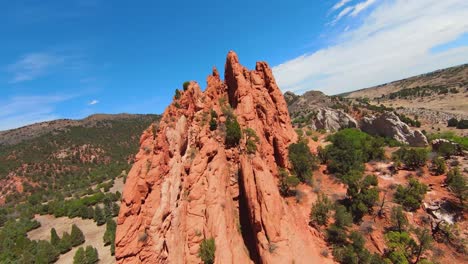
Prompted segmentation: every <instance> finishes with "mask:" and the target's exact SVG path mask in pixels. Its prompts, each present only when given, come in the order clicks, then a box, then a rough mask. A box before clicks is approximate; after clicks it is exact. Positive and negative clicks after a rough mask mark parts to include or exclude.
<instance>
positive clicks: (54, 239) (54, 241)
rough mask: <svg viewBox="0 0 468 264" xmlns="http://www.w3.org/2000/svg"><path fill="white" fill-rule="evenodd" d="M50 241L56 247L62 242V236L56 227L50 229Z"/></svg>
mask: <svg viewBox="0 0 468 264" xmlns="http://www.w3.org/2000/svg"><path fill="white" fill-rule="evenodd" d="M50 243H51V244H52V246H54V247H56V248H57V247H58V245H59V244H60V237H59V236H58V234H57V231H56V230H55V228H52V229H50Z"/></svg>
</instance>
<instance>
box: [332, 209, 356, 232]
mask: <svg viewBox="0 0 468 264" xmlns="http://www.w3.org/2000/svg"><path fill="white" fill-rule="evenodd" d="M352 223H353V217H352V215H351V214H350V213H349V212H348V211H347V210H346V207H344V206H343V205H338V206H337V207H336V209H335V225H336V226H337V227H339V228H345V227H348V226H350V225H351V224H352Z"/></svg>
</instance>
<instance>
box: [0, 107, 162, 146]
mask: <svg viewBox="0 0 468 264" xmlns="http://www.w3.org/2000/svg"><path fill="white" fill-rule="evenodd" d="M150 116H154V115H148V114H126V113H122V114H94V115H90V116H88V117H85V118H83V119H56V120H52V121H45V122H39V123H34V124H31V125H26V126H23V127H19V128H14V129H9V130H4V131H0V146H1V145H12V144H17V143H20V142H22V141H24V140H27V139H33V138H36V137H38V136H41V135H44V134H47V133H49V132H53V131H59V130H63V129H67V128H68V127H75V126H84V127H93V126H96V124H97V123H98V122H106V121H111V120H121V119H135V118H145V117H150Z"/></svg>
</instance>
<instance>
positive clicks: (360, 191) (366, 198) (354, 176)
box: [343, 171, 379, 222]
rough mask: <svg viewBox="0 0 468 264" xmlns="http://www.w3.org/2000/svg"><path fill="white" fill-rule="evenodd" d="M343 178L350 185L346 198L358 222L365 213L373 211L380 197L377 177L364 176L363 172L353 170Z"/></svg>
mask: <svg viewBox="0 0 468 264" xmlns="http://www.w3.org/2000/svg"><path fill="white" fill-rule="evenodd" d="M343 180H344V181H345V183H346V184H347V185H348V189H347V198H346V200H347V201H348V203H349V209H350V211H351V213H352V215H353V218H354V221H356V222H358V221H360V220H361V219H362V217H363V216H364V214H366V213H369V212H372V209H373V206H374V204H375V203H376V202H377V201H378V199H379V190H378V188H377V184H378V180H377V177H376V176H375V175H367V176H365V177H364V178H363V177H362V173H361V172H359V171H351V172H350V173H349V174H346V175H345V176H344V177H343Z"/></svg>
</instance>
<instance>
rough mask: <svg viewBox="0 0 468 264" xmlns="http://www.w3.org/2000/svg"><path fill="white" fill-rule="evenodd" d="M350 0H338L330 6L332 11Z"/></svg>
mask: <svg viewBox="0 0 468 264" xmlns="http://www.w3.org/2000/svg"><path fill="white" fill-rule="evenodd" d="M349 2H351V0H340V1H339V2H338V3H336V4H335V5H334V6H333V7H332V9H331V10H332V11H335V10H338V9H340V8H341V7H343V6H344V5H346V4H347V3H349Z"/></svg>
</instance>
